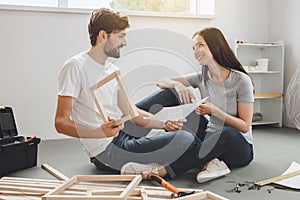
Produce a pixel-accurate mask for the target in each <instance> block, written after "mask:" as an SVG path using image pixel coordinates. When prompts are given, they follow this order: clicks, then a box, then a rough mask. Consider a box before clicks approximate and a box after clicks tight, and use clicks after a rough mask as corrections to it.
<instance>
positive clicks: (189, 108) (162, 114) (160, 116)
mask: <svg viewBox="0 0 300 200" xmlns="http://www.w3.org/2000/svg"><path fill="white" fill-rule="evenodd" d="M206 99H208V97H205V98H203V99H201V100H200V101H197V102H195V103H189V104H183V105H179V106H172V107H164V108H163V109H161V110H160V111H159V112H158V113H156V114H155V115H152V116H151V117H150V119H153V120H178V119H182V118H185V117H187V116H188V115H189V114H190V113H191V112H193V111H194V110H195V109H196V108H197V107H198V106H199V105H200V104H201V103H203V101H205V100H206Z"/></svg>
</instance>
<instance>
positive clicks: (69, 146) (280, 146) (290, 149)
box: [0, 127, 300, 200]
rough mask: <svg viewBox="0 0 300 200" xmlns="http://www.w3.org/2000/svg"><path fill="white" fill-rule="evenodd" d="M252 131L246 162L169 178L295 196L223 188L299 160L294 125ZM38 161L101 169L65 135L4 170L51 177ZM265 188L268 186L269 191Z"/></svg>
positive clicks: (289, 199) (243, 199) (242, 198)
mask: <svg viewBox="0 0 300 200" xmlns="http://www.w3.org/2000/svg"><path fill="white" fill-rule="evenodd" d="M54 134H55V133H54ZM253 134H254V148H255V159H254V161H253V162H252V163H251V164H250V165H248V166H246V167H244V168H240V169H233V170H232V172H231V173H230V174H229V175H227V176H225V177H222V178H219V179H216V180H213V181H211V182H208V183H203V184H199V183H197V182H196V179H195V175H196V174H195V173H194V172H189V173H186V174H184V175H183V176H181V177H177V178H176V179H175V180H172V181H170V182H171V183H172V184H174V185H175V186H177V187H181V188H197V189H205V190H209V191H212V192H214V193H216V194H219V195H221V196H224V197H226V198H228V199H236V200H250V199H251V200H253V199H259V200H266V199H267V200H279V199H280V200H282V199H284V200H294V199H299V197H300V191H292V190H286V189H274V188H273V187H272V186H265V187H263V188H261V189H260V190H248V189H247V187H246V186H245V187H240V189H241V192H240V193H230V192H227V191H226V190H228V189H232V188H234V187H235V186H236V184H237V183H244V182H245V181H259V180H264V179H268V178H271V177H275V176H279V175H281V173H283V172H284V171H285V170H286V169H287V167H288V166H289V165H290V164H291V163H292V162H293V161H296V162H298V163H300V156H299V155H300V148H299V146H300V131H298V130H297V129H290V128H272V127H256V128H254V130H253ZM42 163H47V164H49V165H50V166H52V167H54V168H56V169H57V170H59V171H61V172H62V173H63V174H65V175H67V176H69V177H72V176H74V175H79V174H81V175H90V174H104V173H105V172H102V171H99V170H97V169H96V168H95V167H94V166H93V165H92V164H90V163H89V158H88V157H87V156H86V155H85V153H84V152H83V151H82V147H81V145H80V144H79V141H78V140H76V139H65V140H51V141H42V142H41V144H40V145H39V155H38V166H36V167H33V168H30V169H25V170H22V171H19V172H15V173H12V174H8V175H7V176H17V177H28V178H42V179H55V178H54V177H53V176H52V175H50V174H49V173H47V172H46V171H44V170H43V169H41V167H40V165H41V164H42ZM142 184H144V185H151V186H153V185H155V184H154V183H153V182H151V181H149V180H147V181H143V182H142ZM299 184H300V183H299ZM268 190H271V193H269V192H268ZM2 198H3V197H2ZM0 199H1V198H0Z"/></svg>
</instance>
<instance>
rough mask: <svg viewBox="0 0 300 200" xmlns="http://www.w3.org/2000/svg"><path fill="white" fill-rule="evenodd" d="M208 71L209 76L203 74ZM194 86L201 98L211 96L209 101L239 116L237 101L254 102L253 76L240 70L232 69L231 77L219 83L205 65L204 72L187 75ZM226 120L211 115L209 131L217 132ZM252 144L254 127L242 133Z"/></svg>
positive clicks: (228, 112)
mask: <svg viewBox="0 0 300 200" xmlns="http://www.w3.org/2000/svg"><path fill="white" fill-rule="evenodd" d="M205 70H206V72H207V73H208V77H207V78H205V76H204V75H203V74H204V73H205ZM186 78H187V80H188V82H189V83H190V84H191V86H192V87H194V88H198V89H199V91H200V94H201V98H204V97H206V96H209V99H208V101H210V102H211V103H212V104H214V105H215V106H217V107H218V108H220V109H221V110H223V111H224V112H226V113H227V114H230V115H232V116H235V117H237V115H238V113H237V111H238V110H237V102H248V103H249V102H254V94H253V85H252V81H251V78H250V77H249V76H248V75H247V74H245V73H242V72H240V71H237V70H231V71H230V74H229V77H228V78H227V79H226V80H225V81H224V82H223V83H217V82H215V81H213V80H212V79H211V78H210V75H209V71H207V69H206V68H205V67H203V69H202V73H193V74H189V75H187V76H186ZM223 126H224V122H223V121H222V120H220V119H218V118H217V117H214V116H211V118H210V121H209V123H208V127H207V131H208V132H216V131H218V130H221V128H222V127H223ZM241 134H242V135H243V136H244V137H245V139H246V140H247V141H248V142H249V143H250V144H252V143H253V137H252V128H250V130H249V131H248V132H247V133H241Z"/></svg>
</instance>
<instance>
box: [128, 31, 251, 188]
mask: <svg viewBox="0 0 300 200" xmlns="http://www.w3.org/2000/svg"><path fill="white" fill-rule="evenodd" d="M193 50H194V56H195V58H196V59H197V61H198V62H199V64H200V66H201V70H200V71H201V72H199V73H194V74H188V75H186V76H181V77H171V78H165V79H162V80H160V81H158V82H157V86H158V87H160V88H163V89H164V88H168V89H164V90H161V91H159V92H157V93H155V94H154V95H152V96H150V97H148V98H147V99H145V100H143V101H142V102H141V103H139V104H137V106H139V105H140V107H141V108H142V109H145V110H149V109H150V106H151V105H155V104H156V105H157V104H161V105H163V106H170V105H171V104H172V105H174V102H173V103H170V102H172V101H176V98H174V97H175V96H174V94H173V93H172V92H170V91H171V90H174V89H175V91H176V92H175V93H176V96H177V97H178V98H179V100H180V102H181V103H190V102H191V100H192V99H194V100H197V99H196V97H195V96H194V95H193V93H192V92H191V91H190V90H189V88H188V87H189V86H192V87H194V88H198V89H199V91H200V94H201V96H202V97H203V98H204V97H206V96H209V99H208V101H205V102H204V103H202V104H201V105H200V106H199V107H198V108H197V109H196V112H195V113H196V114H197V115H198V119H200V120H199V121H198V119H195V117H191V116H189V117H188V118H187V120H188V123H187V124H188V125H192V126H193V125H194V127H193V128H189V127H188V126H185V127H184V129H187V130H189V131H192V132H194V133H195V134H196V135H197V137H195V141H196V142H195V145H194V146H193V147H191V151H190V152H187V153H186V154H184V155H183V156H182V158H180V159H179V160H178V162H180V161H181V162H185V161H186V160H188V159H185V158H186V157H192V158H193V159H194V164H192V163H191V164H190V165H189V166H190V168H192V167H194V168H199V167H201V169H202V171H200V172H199V173H198V174H197V181H198V182H199V183H202V182H205V181H208V180H212V179H214V178H217V177H220V176H223V175H225V174H228V173H230V170H229V168H232V167H242V166H245V165H247V164H249V163H250V162H251V161H252V159H253V147H252V142H253V138H252V130H251V122H252V115H253V102H254V95H253V85H252V81H251V78H250V77H249V75H248V74H247V72H246V71H245V70H244V69H243V67H242V65H241V64H240V62H239V61H238V60H237V58H236V57H235V55H234V53H233V52H232V50H231V49H230V47H229V45H228V43H227V42H226V39H225V38H224V36H223V34H222V32H221V31H220V30H218V29H217V28H206V29H203V30H201V31H199V32H196V33H195V34H194V35H193ZM169 89H171V90H169ZM166 102H167V103H166ZM145 105H146V106H145ZM195 113H193V114H191V115H195ZM204 115H206V116H209V118H210V119H209V121H208V123H205V120H203V119H205V118H204V117H203V116H204ZM200 116H201V117H200ZM199 117H200V118H199ZM199 123H200V124H199ZM195 124H196V125H197V126H196V127H197V128H196V129H195ZM195 151H196V153H195ZM205 164H206V165H205ZM204 165H205V166H204ZM125 168H128V165H125V167H124V169H125ZM185 170H188V168H185ZM132 171H134V170H132Z"/></svg>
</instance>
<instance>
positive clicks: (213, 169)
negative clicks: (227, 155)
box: [197, 158, 230, 183]
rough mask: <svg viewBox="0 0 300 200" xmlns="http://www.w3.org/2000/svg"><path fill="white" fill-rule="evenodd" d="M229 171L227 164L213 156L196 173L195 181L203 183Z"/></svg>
mask: <svg viewBox="0 0 300 200" xmlns="http://www.w3.org/2000/svg"><path fill="white" fill-rule="evenodd" d="M229 173H230V169H229V168H228V167H227V165H226V164H225V163H224V162H223V161H220V160H219V159H217V158H215V159H213V160H211V161H209V162H208V163H207V164H206V165H205V166H204V168H203V169H202V171H201V172H199V173H198V174H197V181H198V183H204V182H206V181H210V180H212V179H215V178H218V177H221V176H224V175H226V174H229Z"/></svg>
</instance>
